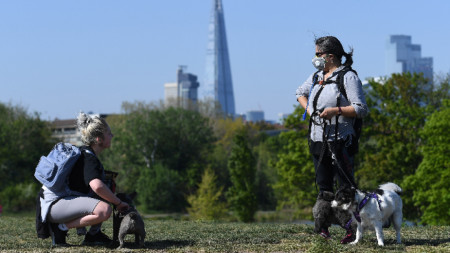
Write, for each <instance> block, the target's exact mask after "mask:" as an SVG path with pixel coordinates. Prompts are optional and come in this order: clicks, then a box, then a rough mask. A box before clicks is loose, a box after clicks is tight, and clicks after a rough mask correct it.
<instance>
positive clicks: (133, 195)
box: [129, 191, 137, 200]
mask: <svg viewBox="0 0 450 253" xmlns="http://www.w3.org/2000/svg"><path fill="white" fill-rule="evenodd" d="M136 195H137V192H136V191H134V192H133V193H131V194H130V195H129V197H130V199H131V200H134V198H136Z"/></svg>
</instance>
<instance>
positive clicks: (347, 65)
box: [296, 36, 367, 243]
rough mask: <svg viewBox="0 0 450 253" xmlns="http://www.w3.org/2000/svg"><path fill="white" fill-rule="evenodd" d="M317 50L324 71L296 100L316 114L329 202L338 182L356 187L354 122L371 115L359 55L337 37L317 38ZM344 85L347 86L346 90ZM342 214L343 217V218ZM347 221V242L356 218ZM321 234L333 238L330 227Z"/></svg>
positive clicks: (318, 168)
mask: <svg viewBox="0 0 450 253" xmlns="http://www.w3.org/2000/svg"><path fill="white" fill-rule="evenodd" d="M315 46H316V47H315V58H314V59H313V65H314V66H315V67H316V68H317V69H318V71H317V72H315V73H314V74H312V75H310V76H309V77H308V79H306V81H305V82H304V83H303V84H302V85H301V86H300V87H299V88H298V89H297V91H296V96H297V101H298V102H299V103H300V104H301V105H302V107H303V108H305V114H306V113H308V114H309V115H310V124H309V132H310V134H309V143H310V152H311V154H312V157H313V162H314V167H315V172H316V183H317V185H318V186H319V196H318V200H320V199H322V200H324V198H323V196H330V195H331V196H333V192H334V178H337V181H338V182H339V185H341V186H342V185H353V186H355V183H354V171H353V170H354V161H353V158H354V155H355V153H356V152H357V145H358V143H357V140H356V139H355V137H356V133H355V130H354V128H353V124H354V122H355V119H356V118H362V117H364V116H365V115H366V114H367V104H366V100H365V97H364V93H363V89H362V84H361V80H360V79H359V78H358V76H357V74H356V72H355V71H354V70H353V69H351V66H352V64H353V59H352V53H353V51H350V52H349V53H346V52H345V51H344V49H343V47H342V44H341V42H340V41H339V40H338V39H337V38H336V37H333V36H326V37H321V38H318V39H316V41H315ZM343 56H344V57H345V62H344V63H343V64H342V63H341V62H342V57H343ZM339 83H343V87H341V88H340V85H339ZM332 153H334V154H335V157H334V158H336V159H333V155H332ZM325 200H326V201H330V200H329V199H325ZM337 216H339V217H336V218H337V219H343V218H342V217H341V216H342V215H337ZM345 219H346V221H341V222H340V223H341V225H342V224H348V226H345V229H346V230H347V235H346V237H345V238H344V239H343V240H342V241H341V243H348V242H350V241H351V240H352V238H353V234H354V233H353V231H352V229H351V226H350V223H351V221H349V220H350V219H351V216H349V215H348V216H347V217H345ZM320 234H321V235H322V236H324V237H326V238H327V237H329V236H330V235H329V232H328V227H322V228H321V231H320Z"/></svg>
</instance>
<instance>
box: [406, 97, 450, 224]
mask: <svg viewBox="0 0 450 253" xmlns="http://www.w3.org/2000/svg"><path fill="white" fill-rule="evenodd" d="M449 128H450V100H445V101H444V103H443V107H442V108H441V110H440V111H436V112H434V113H433V114H432V115H431V117H430V118H429V120H428V121H427V122H426V124H425V127H424V128H423V130H422V131H421V132H420V135H421V137H422V138H423V140H424V142H425V143H424V145H423V146H422V152H423V156H424V157H423V160H422V162H421V163H420V165H419V168H418V169H417V171H416V173H415V174H413V175H409V176H408V177H407V178H406V179H405V189H406V190H407V191H412V192H413V202H414V205H415V206H417V207H418V208H419V209H420V211H421V213H422V216H421V221H422V222H423V223H426V224H432V225H450V212H449V207H450V162H449V160H448V154H450V134H449Z"/></svg>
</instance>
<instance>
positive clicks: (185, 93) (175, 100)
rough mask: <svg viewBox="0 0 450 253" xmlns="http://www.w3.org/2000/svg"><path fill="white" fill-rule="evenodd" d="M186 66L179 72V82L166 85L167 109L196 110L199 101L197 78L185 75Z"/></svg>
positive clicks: (181, 67)
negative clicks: (171, 107)
mask: <svg viewBox="0 0 450 253" xmlns="http://www.w3.org/2000/svg"><path fill="white" fill-rule="evenodd" d="M183 69H185V67H184V66H179V67H178V70H177V81H176V82H175V83H165V84H164V104H165V106H167V107H170V106H174V107H178V106H179V107H182V108H184V109H195V108H196V105H197V101H198V87H199V86H200V84H199V82H198V81H197V76H196V75H193V74H189V73H184V72H183Z"/></svg>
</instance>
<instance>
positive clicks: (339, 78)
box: [309, 67, 363, 154]
mask: <svg viewBox="0 0 450 253" xmlns="http://www.w3.org/2000/svg"><path fill="white" fill-rule="evenodd" d="M319 71H320V70H319ZM319 71H317V72H316V73H314V75H313V85H312V87H311V90H312V89H313V87H314V85H316V83H317V79H318V76H317V73H319ZM348 71H352V72H353V73H355V74H356V75H358V73H357V72H356V71H355V70H354V69H352V68H351V67H345V68H343V69H341V70H339V71H338V72H336V73H335V74H334V75H336V83H337V85H338V90H339V92H340V93H341V94H342V95H343V96H344V97H345V99H347V100H348V97H347V92H346V91H345V86H344V76H345V74H346V73H347V72H348ZM330 79H331V78H329V79H328V80H327V81H325V82H324V83H323V85H325V84H329V83H333V82H334V81H331V80H330ZM320 92H321V90H319V92H318V93H317V94H316V97H315V98H314V101H313V104H317V99H318V97H319V95H320ZM336 105H337V106H338V107H339V106H340V98H339V97H338V99H337V103H336ZM313 107H314V108H313V110H315V107H316V106H315V105H314V106H313ZM336 122H337V119H336ZM336 124H337V123H336ZM362 125H363V121H362V119H361V118H355V121H354V122H353V129H354V131H355V137H354V138H353V141H352V145H351V146H350V147H349V152H351V153H353V154H356V153H358V151H359V138H360V137H361V131H362ZM309 128H310V129H311V119H310V126H309ZM336 131H337V125H336Z"/></svg>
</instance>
